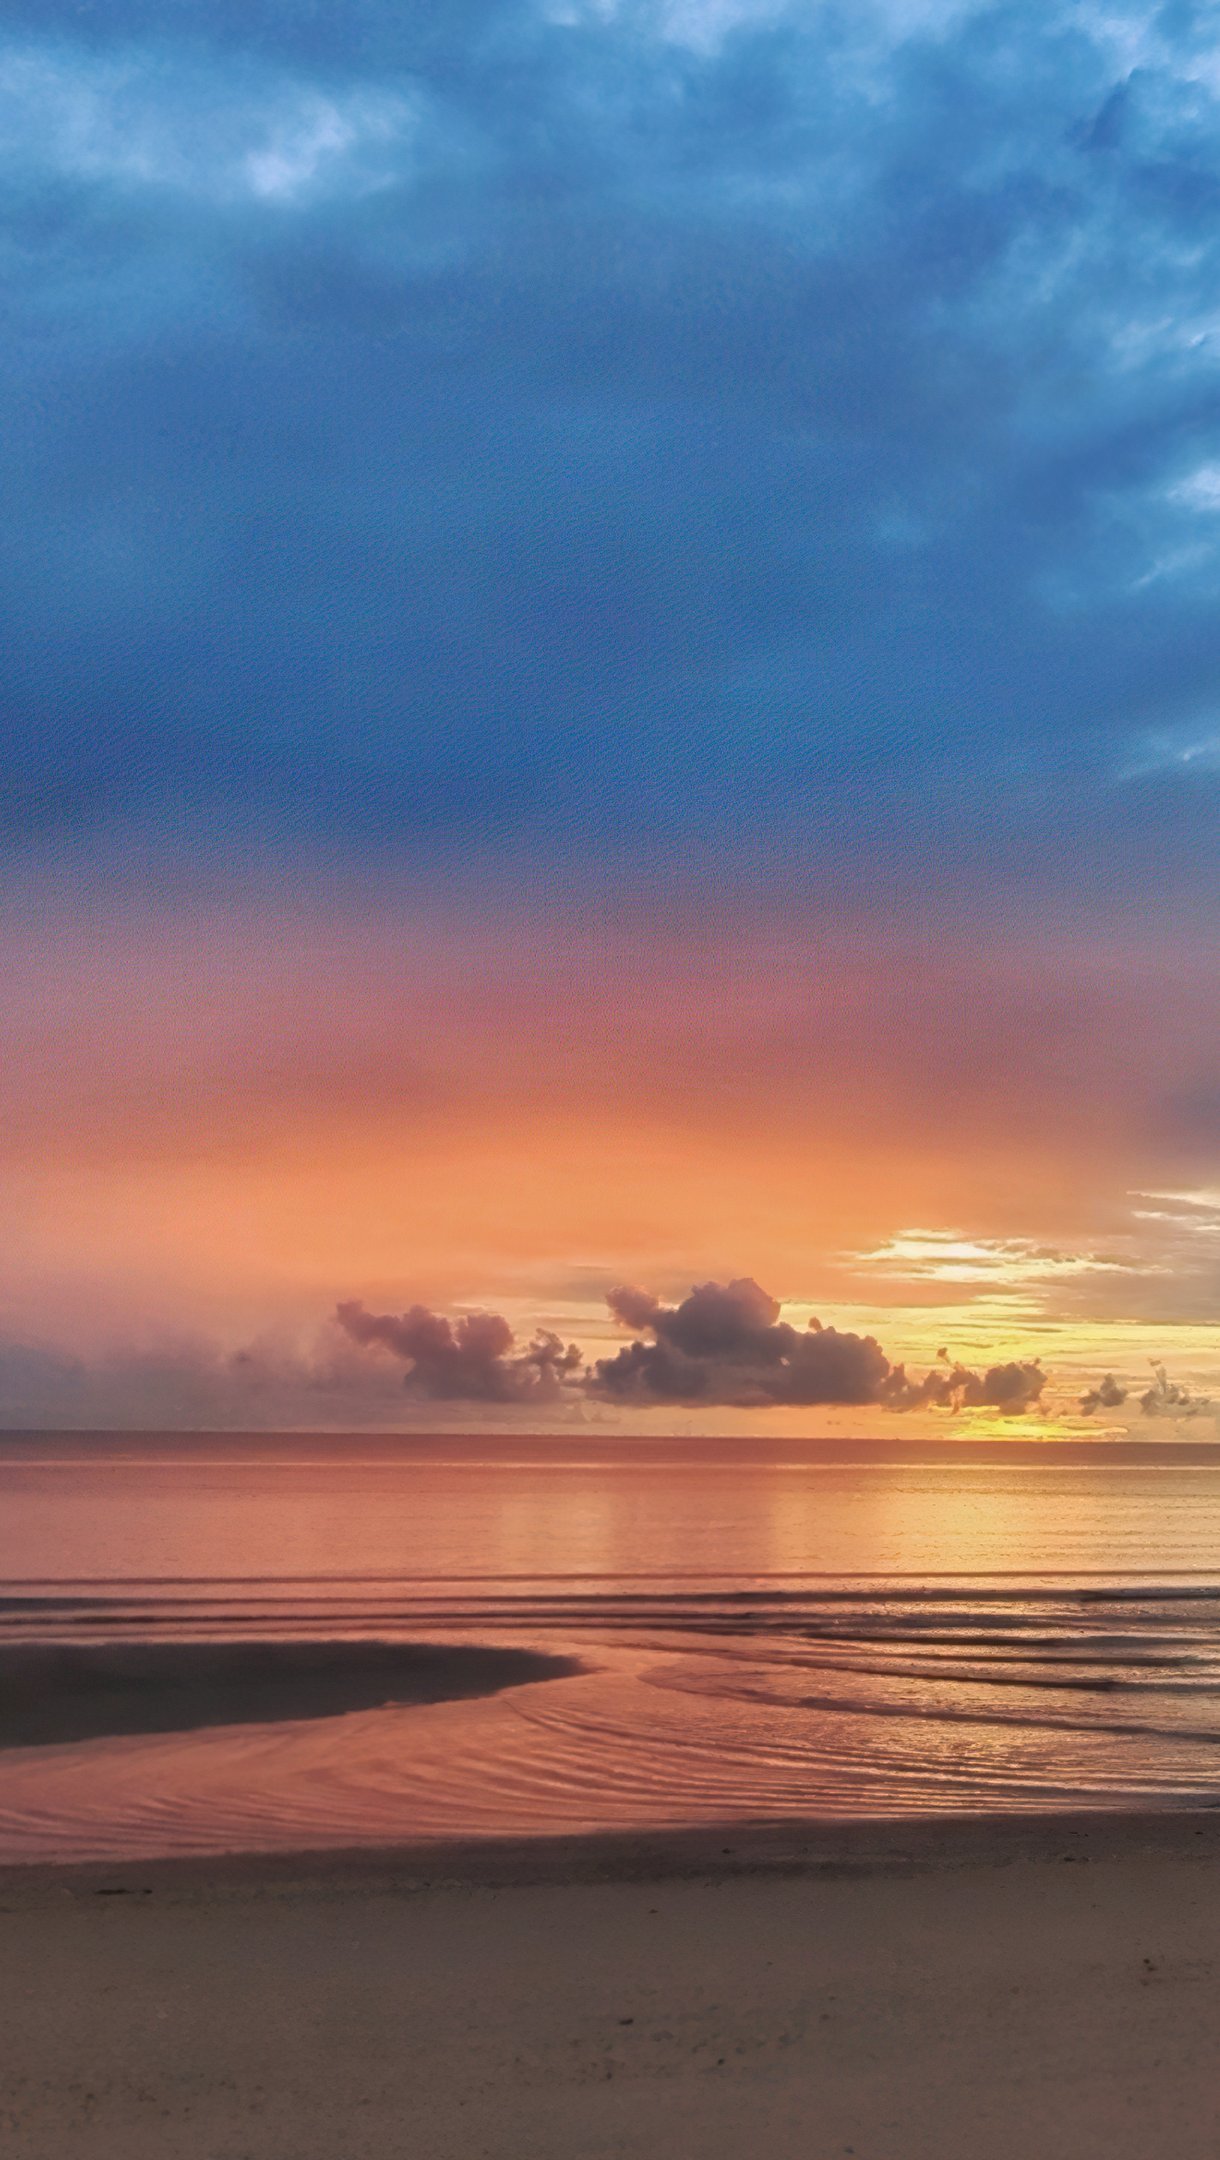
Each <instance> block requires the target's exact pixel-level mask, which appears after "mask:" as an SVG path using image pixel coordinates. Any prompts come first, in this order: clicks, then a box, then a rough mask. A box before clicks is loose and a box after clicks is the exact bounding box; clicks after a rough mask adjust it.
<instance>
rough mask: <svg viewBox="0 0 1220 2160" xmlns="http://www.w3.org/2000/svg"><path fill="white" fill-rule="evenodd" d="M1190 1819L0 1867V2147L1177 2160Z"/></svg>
mask: <svg viewBox="0 0 1220 2160" xmlns="http://www.w3.org/2000/svg"><path fill="white" fill-rule="evenodd" d="M1218 1979H1220V1816H1217V1815H1214V1814H1207V1815H1198V1814H1181V1815H1161V1816H1153V1817H1147V1818H1130V1819H1124V1818H1118V1817H1098V1816H1094V1817H1089V1818H1073V1819H1060V1820H1055V1819H1052V1818H1045V1817H1044V1818H1042V1819H1040V1820H1034V1819H1030V1820H1025V1821H1016V1820H1012V1821H1007V1822H1005V1821H998V1822H986V1821H980V1820H975V1821H970V1820H962V1821H957V1822H952V1823H934V1822H924V1823H922V1824H917V1825H916V1824H908V1825H897V1824H889V1825H887V1824H884V1823H873V1824H855V1825H838V1826H828V1827H817V1826H808V1827H805V1828H800V1827H793V1826H791V1825H788V1826H784V1827H783V1828H779V1827H773V1828H768V1827H766V1826H760V1827H758V1828H754V1829H742V1828H740V1827H734V1828H732V1829H725V1830H720V1831H702V1832H698V1833H684V1834H680V1835H678V1834H671V1835H667V1836H664V1837H648V1838H645V1837H615V1838H600V1839H567V1840H562V1841H552V1842H547V1841H542V1842H533V1843H528V1844H513V1845H474V1846H465V1847H437V1846H434V1847H431V1848H423V1849H420V1850H417V1851H415V1852H400V1853H396V1854H394V1853H380V1854H378V1853H365V1854H352V1855H335V1856H330V1857H323V1856H317V1857H312V1858H309V1859H300V1858H296V1859H294V1858H280V1859H278V1860H269V1859H261V1858H260V1859H257V1860H254V1859H249V1860H233V1861H228V1862H223V1863H219V1864H218V1863H207V1864H204V1863H198V1862H160V1863H156V1864H153V1865H144V1866H138V1867H137V1866H135V1865H131V1866H125V1867H123V1868H118V1869H116V1868H101V1867H91V1868H79V1869H63V1870H56V1869H50V1868H45V1869H44V1868H25V1869H14V1870H9V1871H7V1872H6V1873H5V1874H4V1875H3V1876H2V1877H0V2020H2V2029H3V2032H4V2035H5V2045H4V2048H3V2050H2V2051H0V2130H2V2132H3V2150H4V2152H5V2155H6V2160H59V2156H61V2155H63V2154H66V2153H69V2152H70V2153H72V2154H73V2155H74V2156H77V2155H79V2156H82V2160H365V2156H370V2160H371V2156H374V2155H376V2156H378V2160H382V2156H385V2160H390V2156H393V2160H408V2156H409V2160H609V2156H611V2155H628V2154H629V2155H631V2156H632V2160H728V2156H730V2155H731V2156H734V2160H737V2156H741V2160H745V2156H749V2160H753V2156H754V2155H766V2156H767V2160H798V2156H799V2160H840V2156H844V2155H852V2156H854V2160H981V2156H983V2155H988V2156H991V2160H1033V2156H1034V2155H1037V2156H1038V2160H1159V2156H1161V2155H1169V2154H1172V2155H1173V2156H1174V2160H1204V2156H1206V2160H1214V2155H1215V2152H1216V2150H1217V2148H1218V2146H1220V1992H1218V1988H1217V1981H1218Z"/></svg>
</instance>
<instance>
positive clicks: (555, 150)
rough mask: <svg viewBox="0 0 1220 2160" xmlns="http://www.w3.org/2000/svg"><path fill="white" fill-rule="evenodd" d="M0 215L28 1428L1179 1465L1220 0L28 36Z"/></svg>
mask: <svg viewBox="0 0 1220 2160" xmlns="http://www.w3.org/2000/svg"><path fill="white" fill-rule="evenodd" d="M0 205H2V219H0V231H2V240H0V245H2V247H3V278H2V279H0V294H2V304H3V307H4V310H5V314H6V321H5V324H4V335H3V339H2V340H0V372H2V374H3V383H2V393H3V399H4V408H5V413H6V426H5V429H4V431H3V437H2V439H0V487H2V489H3V500H4V512H5V514H4V516H3V519H2V521H0V626H2V630H3V635H2V636H0V678H2V696H0V734H2V740H3V776H4V786H3V791H2V796H0V971H2V974H3V980H4V983H5V985H6V988H5V991H4V995H3V1000H2V1010H0V1220H2V1221H3V1223H4V1237H3V1240H2V1241H0V1424H3V1425H6V1426H9V1427H21V1426H41V1425H56V1424H67V1425H72V1426H81V1425H84V1426H88V1425H91V1424H96V1425H103V1426H105V1425H114V1424H119V1425H122V1424H134V1425H140V1424H153V1425H158V1424H176V1423H182V1424H187V1425H209V1424H216V1425H227V1426H232V1425H238V1426H240V1425H242V1424H254V1425H260V1424H276V1423H282V1424H286V1425H307V1426H309V1425H320V1426H321V1425H343V1424H345V1423H351V1424H361V1423H375V1424H392V1423H395V1422H405V1423H410V1422H412V1421H414V1422H419V1421H421V1420H423V1421H426V1422H430V1423H435V1422H437V1421H438V1420H439V1421H442V1422H443V1421H449V1422H454V1421H456V1422H462V1421H466V1422H473V1423H476V1424H477V1423H479V1422H480V1421H483V1422H486V1421H489V1420H490V1421H496V1420H504V1421H508V1422H511V1421H512V1420H514V1419H516V1420H520V1419H521V1418H530V1419H536V1420H542V1419H572V1420H576V1421H581V1420H584V1421H588V1420H598V1421H604V1420H610V1421H618V1422H620V1423H624V1424H627V1425H630V1424H632V1423H633V1422H634V1423H637V1424H639V1423H643V1424H644V1425H646V1426H649V1427H650V1428H651V1427H653V1426H657V1425H671V1426H674V1427H675V1428H677V1429H683V1430H685V1429H687V1428H688V1427H690V1426H691V1425H692V1422H693V1423H694V1424H695V1425H698V1424H699V1422H700V1420H702V1421H703V1423H704V1424H706V1425H707V1427H708V1429H709V1430H710V1429H713V1428H714V1427H715V1428H716V1429H734V1430H736V1429H739V1428H740V1429H748V1430H753V1429H755V1428H756V1427H762V1426H764V1425H765V1426H767V1427H768V1429H777V1428H778V1427H779V1426H781V1425H783V1423H784V1421H787V1427H788V1428H790V1429H792V1430H810V1431H813V1430H821V1429H824V1428H827V1429H838V1424H841V1425H842V1426H843V1429H845V1430H846V1429H849V1428H850V1429H856V1428H857V1427H860V1426H861V1425H862V1424H863V1425H864V1426H867V1427H868V1428H869V1429H876V1428H877V1426H878V1423H879V1421H880V1422H881V1423H882V1424H884V1425H885V1427H886V1429H887V1430H888V1429H890V1426H889V1422H887V1421H893V1420H897V1419H899V1418H903V1417H905V1418H906V1419H907V1421H908V1425H907V1427H906V1428H903V1429H911V1430H915V1429H918V1428H920V1427H921V1424H926V1422H927V1421H929V1420H931V1421H933V1422H936V1421H940V1424H941V1425H943V1424H944V1422H945V1421H946V1420H948V1419H952V1418H955V1417H956V1418H958V1419H960V1420H963V1421H965V1423H966V1424H969V1423H970V1421H971V1420H974V1421H975V1423H976V1424H978V1423H979V1422H980V1421H981V1422H982V1423H984V1424H986V1423H987V1422H988V1421H990V1422H991V1423H992V1424H995V1425H1003V1426H1005V1427H1006V1428H1007V1427H1008V1425H1009V1421H1010V1420H1011V1419H1012V1418H1013V1417H1020V1418H1022V1419H1023V1420H1024V1421H1025V1423H1026V1424H1027V1425H1028V1426H1030V1427H1031V1428H1032V1427H1037V1428H1038V1429H1046V1430H1048V1431H1050V1430H1055V1429H1060V1428H1061V1427H1063V1426H1064V1425H1065V1424H1067V1425H1069V1426H1073V1427H1074V1426H1079V1427H1080V1428H1081V1429H1085V1428H1086V1427H1087V1429H1088V1430H1089V1431H1099V1430H1101V1429H1102V1428H1103V1427H1104V1428H1105V1429H1107V1430H1110V1429H1115V1428H1116V1427H1123V1426H1125V1425H1127V1424H1131V1425H1134V1426H1136V1427H1138V1428H1139V1429H1140V1430H1141V1431H1143V1430H1145V1429H1146V1427H1147V1421H1148V1420H1149V1419H1153V1420H1154V1421H1155V1422H1156V1429H1157V1430H1158V1431H1163V1432H1164V1433H1165V1434H1166V1435H1168V1434H1169V1432H1170V1431H1171V1430H1177V1429H1179V1427H1180V1425H1181V1423H1182V1421H1183V1420H1190V1421H1192V1423H1193V1424H1194V1425H1195V1426H1196V1427H1197V1429H1198V1430H1199V1431H1200V1432H1201V1433H1202V1432H1203V1430H1204V1429H1205V1428H1206V1429H1207V1431H1208V1432H1209V1433H1210V1432H1211V1431H1212V1429H1213V1427H1214V1422H1215V1421H1214V1416H1213V1413H1212V1411H1211V1409H1210V1400H1209V1390H1210V1389H1213V1388H1214V1389H1217V1390H1220V1337H1218V1335H1217V1330H1216V1328H1215V1325H1214V1322H1215V1317H1216V1309H1217V1291H1218V1289H1220V1030H1218V1028H1217V1023H1216V1009H1217V999H1216V982H1217V960H1218V958H1220V850H1218V848H1217V839H1218V838H1220V831H1218V826H1220V818H1218V811H1220V610H1218V608H1217V605H1216V602H1217V581H1218V573H1220V371H1218V369H1217V358H1218V354H1220V302H1218V300H1217V295H1218V294H1220V28H1218V26H1217V22H1216V17H1215V14H1214V11H1212V10H1208V9H1204V8H1202V7H1199V8H1196V7H1193V6H1190V5H1167V6H1164V7H1148V6H1134V5H1122V4H1115V5H1096V6H1094V5H1085V4H1080V5H1066V4H1058V0H1048V4H1047V5H1046V6H1042V7H1038V8H1030V7H1028V6H1024V5H1021V6H1016V5H1014V6H1004V5H978V4H973V0H960V4H958V0H940V4H937V5H933V4H932V0H878V4H870V0H853V4H852V5H850V6H843V7H836V6H833V5H830V4H827V0H800V4H799V5H787V4H784V0H537V4H526V0H514V4H510V0H502V4H492V0H447V4H446V5H445V6H443V7H436V6H434V5H423V4H418V5H417V4H415V0H344V4H343V5H341V6H333V7H322V6H317V7H315V6H308V7H301V6H291V7H290V6H287V5H283V4H273V0H241V4H240V5H239V4H237V0H231V4H230V0H206V4H204V0H37V4H35V0H5V4H4V5H2V6H0ZM709 1286H719V1288H718V1289H716V1290H715V1291H714V1293H713V1290H712V1289H711V1288H710V1287H709ZM734 1286H735V1287H734ZM692 1292H693V1293H694V1301H693V1303H692V1302H691V1298H692ZM624 1300H625V1301H624ZM641 1300H643V1302H641ZM649 1300H650V1301H651V1302H648V1301H649ZM760 1301H761V1302H760ZM344 1315H346V1318H345V1317H344ZM417 1315H422V1318H419V1317H413V1316H417ZM480 1315H489V1316H492V1317H491V1319H490V1320H488V1321H487V1322H484V1321H483V1320H482V1319H480V1318H479V1316H480ZM633 1316H634V1317H633ZM811 1320H816V1321H818V1322H820V1323H821V1326H820V1328H811V1327H810V1326H809V1322H810V1321H811ZM421 1328H423V1330H424V1333H423V1334H422V1335H421V1333H420V1330H421ZM429 1328H431V1329H432V1333H431V1334H429V1333H428V1329H429ZM489 1329H490V1332H488V1330H489ZM446 1330H447V1331H448V1332H447V1334H446V1332H445V1331H446ZM784 1330H789V1331H790V1333H791V1339H789V1335H788V1334H785V1333H784ZM777 1331H778V1332H777ZM552 1336H554V1337H555V1338H556V1339H557V1342H558V1345H559V1347H558V1348H557V1349H555V1350H552V1349H551V1348H550V1347H549V1343H550V1338H551V1337H552ZM870 1341H871V1342H872V1344H873V1350H875V1352H876V1355H875V1356H874V1355H873V1351H872V1350H870V1349H869V1348H868V1344H869V1343H870ZM425 1342H426V1344H428V1345H431V1349H430V1350H429V1351H428V1354H426V1355H421V1353H420V1347H419V1346H420V1344H421V1343H425ZM412 1344H414V1345H415V1348H414V1349H413V1348H412V1347H411V1345H412ZM538 1344H541V1345H542V1348H541V1349H538V1348H537V1347H534V1348H531V1345H534V1346H537V1345H538ZM569 1344H573V1345H575V1347H576V1352H577V1353H579V1354H578V1355H574V1356H573V1357H571V1358H567V1355H566V1353H567V1346H568V1345H569ZM692 1344H693V1345H694V1347H693V1348H692V1347H691V1346H692ZM497 1345H498V1346H499V1347H497ZM633 1345H634V1346H635V1347H634V1349H633V1347H632V1346H633ZM623 1357H626V1358H627V1359H628V1364H627V1365H622V1364H620V1363H618V1362H616V1361H618V1360H620V1359H621V1358H623ZM878 1360H880V1362H878ZM1158 1368H1164V1376H1163V1377H1161V1378H1158V1377H1157V1369H1158ZM899 1371H901V1374H902V1378H901V1379H900V1380H899V1379H895V1377H894V1375H895V1374H896V1373H898V1372H899ZM1005 1373H1009V1374H1010V1376H1011V1375H1016V1378H1011V1377H1010V1379H1009V1380H1007V1381H1006V1380H1005V1379H1004V1378H1003V1377H1001V1378H999V1379H994V1380H993V1379H989V1377H988V1376H989V1375H991V1374H999V1375H1001V1376H1003V1375H1004V1374H1005ZM1031 1373H1036V1374H1037V1378H1036V1379H1032V1380H1031V1379H1030V1377H1029V1376H1030V1374H1031ZM929 1374H930V1375H931V1376H932V1378H931V1380H929V1378H928V1376H929ZM1107 1374H1112V1375H1114V1376H1115V1377H1114V1381H1113V1384H1112V1385H1111V1387H1110V1388H1109V1390H1108V1391H1104V1399H1103V1400H1101V1401H1094V1400H1092V1399H1091V1398H1092V1396H1093V1395H1095V1394H1096V1392H1097V1390H1098V1389H1099V1388H1101V1387H1102V1383H1103V1382H1104V1380H1105V1376H1106V1375H1107ZM777 1375H778V1376H779V1377H778V1378H777ZM955 1375H958V1376H959V1377H956V1378H955V1377H954V1376H955ZM1022 1376H1024V1377H1022ZM1082 1396H1083V1397H1085V1398H1088V1399H1089V1401H1088V1408H1087V1411H1086V1412H1083V1413H1082V1412H1081V1410H1080V1401H1081V1398H1082ZM1120 1398H1121V1399H1120ZM836 1421H837V1423H836ZM853 1421H854V1422H853ZM895 1429H898V1428H897V1427H896V1428H895ZM938 1429H939V1427H938Z"/></svg>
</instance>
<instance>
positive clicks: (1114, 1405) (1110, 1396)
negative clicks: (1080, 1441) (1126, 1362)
mask: <svg viewBox="0 0 1220 2160" xmlns="http://www.w3.org/2000/svg"><path fill="white" fill-rule="evenodd" d="M1126 1400H1127V1390H1126V1388H1125V1387H1123V1386H1122V1384H1121V1382H1119V1381H1117V1380H1116V1379H1115V1378H1114V1375H1113V1373H1106V1374H1105V1376H1104V1378H1102V1379H1101V1380H1099V1381H1098V1383H1097V1385H1096V1387H1091V1388H1086V1390H1085V1392H1084V1394H1083V1395H1082V1396H1081V1398H1080V1407H1081V1410H1082V1411H1083V1412H1084V1415H1085V1416H1086V1417H1092V1415H1093V1413H1094V1411H1095V1410H1119V1409H1121V1408H1122V1405H1123V1404H1124V1403H1125V1402H1126Z"/></svg>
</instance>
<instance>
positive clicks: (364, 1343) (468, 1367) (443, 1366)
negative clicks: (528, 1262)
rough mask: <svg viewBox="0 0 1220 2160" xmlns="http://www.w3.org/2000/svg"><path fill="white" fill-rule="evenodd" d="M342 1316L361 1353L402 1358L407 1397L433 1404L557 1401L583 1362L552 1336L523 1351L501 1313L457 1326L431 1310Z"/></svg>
mask: <svg viewBox="0 0 1220 2160" xmlns="http://www.w3.org/2000/svg"><path fill="white" fill-rule="evenodd" d="M335 1317H336V1319H337V1321H338V1323H339V1325H340V1327H341V1328H342V1329H343V1330H344V1331H345V1333H346V1334H347V1335H348V1336H350V1338H351V1340H352V1341H353V1342H354V1343H357V1344H359V1345H360V1347H361V1348H362V1349H369V1348H377V1349H381V1350H385V1351H388V1352H389V1353H390V1355H391V1356H392V1357H395V1358H402V1359H403V1360H404V1361H405V1363H406V1366H407V1376H406V1385H407V1390H408V1393H409V1394H411V1395H413V1396H416V1397H418V1398H420V1399H421V1400H423V1401H426V1402H468V1403H545V1402H553V1401H554V1400H555V1399H556V1398H557V1396H558V1395H559V1393H560V1391H561V1389H562V1387H563V1385H564V1382H565V1381H567V1380H569V1379H570V1378H571V1377H572V1376H573V1374H575V1373H576V1372H577V1370H578V1369H579V1367H580V1365H581V1362H582V1359H581V1353H580V1351H579V1350H578V1349H577V1347H576V1346H575V1344H569V1345H568V1347H567V1348H566V1349H565V1347H564V1345H563V1343H562V1342H561V1341H560V1339H559V1337H558V1336H557V1335H553V1334H551V1333H549V1332H548V1331H545V1330H544V1331H542V1332H541V1333H539V1334H537V1335H535V1336H534V1337H533V1339H532V1340H531V1341H530V1342H529V1343H528V1344H527V1345H526V1347H525V1348H524V1349H521V1350H519V1349H517V1347H516V1344H515V1338H514V1335H513V1331H512V1328H511V1327H510V1326H509V1323H508V1321H507V1320H505V1319H504V1317H503V1316H502V1314H500V1313H488V1312H476V1313H465V1314H463V1315H462V1317H461V1318H460V1319H458V1320H456V1321H454V1320H448V1319H446V1318H445V1316H444V1315H443V1314H441V1313H435V1312H431V1311H430V1310H429V1309H428V1307H427V1306H426V1305H413V1306H412V1307H411V1309H410V1311H409V1312H405V1313H401V1314H398V1315H395V1314H392V1313H381V1314H378V1313H370V1312H366V1310H365V1308H364V1306H363V1305H361V1304H359V1303H347V1304H342V1305H339V1306H338V1307H337V1309H336V1313H335Z"/></svg>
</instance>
